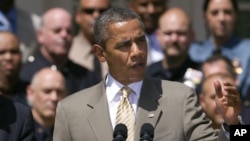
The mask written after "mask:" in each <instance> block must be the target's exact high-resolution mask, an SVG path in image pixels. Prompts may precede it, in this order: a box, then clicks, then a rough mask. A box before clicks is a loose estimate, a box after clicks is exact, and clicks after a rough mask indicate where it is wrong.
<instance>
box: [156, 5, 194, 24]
mask: <svg viewBox="0 0 250 141" xmlns="http://www.w3.org/2000/svg"><path fill="white" fill-rule="evenodd" d="M173 22H175V24H176V23H178V24H180V25H183V26H184V25H186V26H188V28H190V26H191V22H190V18H189V16H188V15H187V14H186V12H185V11H184V10H183V9H181V8H178V7H173V8H169V9H168V10H166V11H165V12H164V13H163V14H162V15H161V17H160V20H159V26H160V28H161V27H163V26H164V24H165V23H169V24H171V23H173Z"/></svg>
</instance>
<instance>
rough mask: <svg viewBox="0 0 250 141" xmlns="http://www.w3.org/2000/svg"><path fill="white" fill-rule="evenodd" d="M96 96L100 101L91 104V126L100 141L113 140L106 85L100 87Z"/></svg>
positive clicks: (102, 84)
mask: <svg viewBox="0 0 250 141" xmlns="http://www.w3.org/2000/svg"><path fill="white" fill-rule="evenodd" d="M95 94H97V95H98V97H99V100H98V101H97V102H96V103H89V105H90V106H92V107H93V112H92V113H91V114H90V116H89V117H88V121H89V124H90V126H91V128H92V129H93V131H94V132H95V135H96V136H97V138H98V140H99V141H103V140H105V141H108V140H112V135H113V128H112V125H111V121H110V116H109V110H108V103H107V98H106V92H105V88H104V83H101V85H99V86H98V88H97V89H96V91H95Z"/></svg>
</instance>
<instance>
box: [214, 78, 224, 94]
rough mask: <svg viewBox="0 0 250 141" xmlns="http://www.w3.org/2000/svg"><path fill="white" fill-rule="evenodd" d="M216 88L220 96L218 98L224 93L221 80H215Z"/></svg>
mask: <svg viewBox="0 0 250 141" xmlns="http://www.w3.org/2000/svg"><path fill="white" fill-rule="evenodd" d="M214 88H215V93H216V95H217V96H218V98H221V97H222V96H223V94H222V88H221V83H220V81H219V80H216V81H214Z"/></svg>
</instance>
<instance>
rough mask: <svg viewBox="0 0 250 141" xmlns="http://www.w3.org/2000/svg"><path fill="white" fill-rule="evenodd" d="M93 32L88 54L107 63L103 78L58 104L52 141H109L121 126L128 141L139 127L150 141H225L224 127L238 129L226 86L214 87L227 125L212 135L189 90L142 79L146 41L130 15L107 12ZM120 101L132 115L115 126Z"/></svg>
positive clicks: (235, 101)
mask: <svg viewBox="0 0 250 141" xmlns="http://www.w3.org/2000/svg"><path fill="white" fill-rule="evenodd" d="M94 33H95V39H96V43H97V44H95V45H94V46H93V50H94V52H95V54H96V56H97V57H98V59H99V60H100V61H102V62H103V61H106V62H107V64H108V66H109V73H108V74H107V76H106V79H105V80H104V81H102V82H101V83H99V84H97V85H95V86H93V87H91V88H88V89H85V90H82V91H80V92H78V93H76V94H74V95H71V96H69V97H66V98H65V99H63V100H62V101H60V102H59V104H58V107H57V113H56V121H55V128H54V136H53V140H54V141H80V140H87V141H110V140H112V134H113V129H114V128H115V127H116V125H117V124H119V123H123V122H124V123H125V124H126V126H127V127H131V128H128V130H129V132H128V133H134V136H133V137H134V139H132V140H130V141H138V140H139V138H140V130H141V127H142V125H143V124H145V123H150V124H151V125H152V126H153V127H154V141H166V140H171V141H172V140H174V141H192V140H222V141H223V140H228V138H227V137H226V134H225V130H226V129H225V127H227V126H228V125H233V124H239V119H238V115H239V113H240V99H239V95H237V94H235V93H234V91H235V87H233V85H232V84H230V83H220V82H218V81H216V82H215V83H214V86H215V88H216V93H217V98H216V102H217V104H218V105H219V106H218V109H219V110H221V113H222V115H224V116H223V117H224V121H225V122H224V123H225V124H228V125H225V124H224V126H225V127H224V129H221V132H219V131H215V130H213V128H212V127H211V121H210V120H209V119H208V118H207V117H206V116H205V114H204V112H203V111H202V109H201V107H200V105H199V104H198V101H197V96H196V94H195V92H194V90H193V89H191V88H189V87H187V86H185V85H183V84H181V83H178V82H170V81H166V80H158V79H153V78H150V77H147V76H146V75H145V70H146V66H147V41H146V36H145V31H144V26H143V23H142V21H141V19H140V17H139V16H138V15H137V14H136V13H134V12H132V11H130V10H128V9H126V8H111V9H109V10H107V11H105V12H104V13H103V14H102V15H101V16H100V17H98V19H97V20H96V23H95V26H94ZM124 87H126V88H127V87H129V88H130V89H131V90H130V92H131V94H129V96H126V95H125V94H123V95H122V96H121V90H122V89H123V88H124ZM124 97H125V98H124ZM123 100H124V101H126V106H128V104H127V101H128V100H129V102H128V103H129V104H130V106H128V107H129V109H130V111H131V110H132V111H133V113H134V117H132V116H130V118H131V119H132V120H130V121H131V122H130V123H126V122H125V121H123V122H119V121H120V120H119V118H120V117H122V116H117V115H119V114H120V108H119V107H120V101H123ZM222 101H223V102H224V103H222ZM118 105H119V106H118ZM116 113H119V114H116ZM126 115H127V113H125V116H126ZM133 118H134V119H133ZM133 120H135V122H134V121H133ZM131 123H132V124H131ZM128 125H129V126H128ZM132 126H133V127H132ZM130 129H132V130H130ZM133 129H134V131H133ZM223 130H224V131H223ZM130 131H131V132H130ZM227 132H228V131H227ZM130 135H131V134H128V136H130Z"/></svg>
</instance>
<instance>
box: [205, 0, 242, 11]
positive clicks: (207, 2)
mask: <svg viewBox="0 0 250 141" xmlns="http://www.w3.org/2000/svg"><path fill="white" fill-rule="evenodd" d="M211 1H212V0H205V1H204V4H203V12H204V13H205V12H206V11H207V9H208V5H209V3H210V2H211ZM230 1H231V3H232V5H233V8H234V10H235V12H236V13H238V12H239V7H238V3H237V1H236V0H230Z"/></svg>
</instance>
